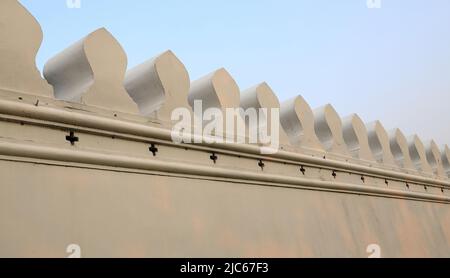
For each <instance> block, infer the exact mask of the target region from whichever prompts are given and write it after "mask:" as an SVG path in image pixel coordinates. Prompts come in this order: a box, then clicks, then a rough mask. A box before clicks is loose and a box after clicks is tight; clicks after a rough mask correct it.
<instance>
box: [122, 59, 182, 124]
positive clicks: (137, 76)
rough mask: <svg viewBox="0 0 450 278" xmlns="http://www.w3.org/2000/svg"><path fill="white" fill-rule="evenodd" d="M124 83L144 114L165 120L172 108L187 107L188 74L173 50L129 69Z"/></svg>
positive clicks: (169, 115)
mask: <svg viewBox="0 0 450 278" xmlns="http://www.w3.org/2000/svg"><path fill="white" fill-rule="evenodd" d="M124 84H125V88H126V90H127V91H128V93H129V94H130V96H131V97H132V98H133V100H134V101H135V102H136V103H137V104H138V106H139V109H140V111H141V114H142V115H144V116H152V117H155V118H158V119H162V120H166V121H167V120H170V118H171V113H172V111H173V110H174V109H175V108H180V107H184V108H190V106H189V104H188V102H187V97H188V93H189V87H190V80H189V74H188V72H187V70H186V68H185V67H184V65H183V63H181V61H180V60H179V59H178V58H177V57H176V56H175V54H174V53H173V52H172V51H166V52H164V53H162V54H161V55H158V56H157V57H155V58H153V59H150V60H149V61H147V62H144V63H142V64H140V65H138V66H136V67H135V68H133V69H131V70H129V71H128V72H127V74H126V78H125V83H124Z"/></svg>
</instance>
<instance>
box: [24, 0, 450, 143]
mask: <svg viewBox="0 0 450 278" xmlns="http://www.w3.org/2000/svg"><path fill="white" fill-rule="evenodd" d="M20 2H21V3H22V4H23V5H24V6H26V7H27V8H28V9H29V10H30V12H31V13H32V14H33V15H34V16H35V17H36V18H37V19H38V21H39V22H40V24H41V26H42V29H43V31H44V41H43V44H42V47H41V49H40V51H39V54H38V58H37V64H38V67H39V69H41V70H42V68H43V65H44V64H45V61H47V60H48V59H49V58H51V57H52V56H53V55H55V54H56V53H58V52H59V51H61V50H63V49H64V48H66V47H67V46H69V45H70V44H72V43H74V42H76V41H77V40H79V39H81V38H82V37H84V36H86V35H87V34H89V33H90V32H92V31H94V30H96V29H97V28H100V27H106V28H107V29H108V30H109V31H110V32H111V33H112V34H113V35H114V36H115V37H116V38H117V39H118V41H119V42H120V43H121V44H122V46H123V48H124V50H125V51H126V52H127V55H128V62H129V67H133V66H135V65H137V64H139V63H141V62H144V61H145V60H147V59H149V58H152V57H154V56H155V55H157V54H159V53H161V52H163V51H165V50H167V49H171V50H173V51H174V52H175V54H176V55H177V56H178V57H179V58H180V59H181V61H182V62H183V63H184V64H185V66H186V68H187V69H188V71H189V74H190V76H191V80H195V79H197V78H199V77H201V76H203V75H205V74H207V73H209V72H211V71H213V70H215V69H217V68H220V67H224V68H226V69H227V70H228V71H229V72H230V73H231V75H233V77H234V78H235V79H236V81H237V83H238V85H239V86H240V88H241V90H244V89H246V88H248V87H251V86H253V85H255V84H258V83H260V82H262V81H266V82H267V83H268V84H269V85H270V86H271V87H272V89H273V90H274V91H275V93H276V94H277V95H278V97H279V98H280V101H284V100H287V99H290V98H292V97H294V96H296V95H298V94H300V95H302V96H303V97H304V98H305V99H306V100H307V101H308V102H309V103H310V105H311V106H312V108H316V107H319V106H322V105H325V104H327V103H331V104H332V105H333V106H334V107H335V109H336V110H337V111H338V113H339V114H340V115H341V116H347V115H349V114H351V113H357V114H359V115H360V116H361V118H362V119H363V120H364V121H366V122H370V121H373V120H377V119H378V120H380V121H381V122H382V123H383V124H384V125H385V127H386V129H392V128H395V127H399V128H400V129H401V130H402V131H403V132H404V133H405V135H411V134H414V133H417V134H418V135H419V136H420V137H421V138H422V139H423V140H424V141H425V140H428V139H435V140H436V142H437V143H438V144H445V143H447V144H450V1H449V0H381V8H379V9H369V8H368V7H367V5H366V0H292V1H283V0H270V1H269V0H226V1H225V0H223V1H215V0H204V1H200V0H189V1H187V0H178V1H176V0H164V1H161V0H159V1H154V0H127V1H118V0H81V8H80V9H69V8H68V7H67V5H66V0H39V1H37V0H21V1H20Z"/></svg>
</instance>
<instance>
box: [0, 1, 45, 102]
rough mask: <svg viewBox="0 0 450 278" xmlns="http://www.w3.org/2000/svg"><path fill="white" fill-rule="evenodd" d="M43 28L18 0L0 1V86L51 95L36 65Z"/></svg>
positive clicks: (17, 90) (11, 89)
mask: <svg viewBox="0 0 450 278" xmlns="http://www.w3.org/2000/svg"><path fill="white" fill-rule="evenodd" d="M41 43H42V30H41V26H40V25H39V23H38V22H37V21H36V19H35V18H34V17H33V16H32V15H31V14H30V13H29V12H28V11H27V10H26V9H25V8H24V7H23V6H22V5H21V4H20V3H19V1H17V0H1V1H0V89H5V90H9V91H13V92H20V93H26V94H32V95H38V96H46V97H53V91H52V87H51V86H50V85H49V84H48V83H47V82H46V81H45V80H44V79H42V77H41V74H40V73H39V71H38V69H37V67H36V54H37V52H38V50H39V47H40V46H41Z"/></svg>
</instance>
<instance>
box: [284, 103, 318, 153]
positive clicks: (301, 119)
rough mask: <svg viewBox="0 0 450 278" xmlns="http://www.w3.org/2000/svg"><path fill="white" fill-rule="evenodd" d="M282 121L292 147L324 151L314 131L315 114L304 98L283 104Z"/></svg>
mask: <svg viewBox="0 0 450 278" xmlns="http://www.w3.org/2000/svg"><path fill="white" fill-rule="evenodd" d="M280 121H281V125H282V126H283V129H284V130H285V131H286V133H287V135H288V137H289V141H290V143H291V144H292V145H294V146H299V147H305V148H309V149H315V150H319V151H323V150H324V149H323V147H322V144H321V143H320V141H319V139H318V138H317V135H316V132H315V131H314V114H313V112H312V110H311V107H310V106H309V104H308V103H307V102H306V101H305V99H303V97H302V96H296V97H295V98H293V99H290V100H288V101H286V102H283V103H282V104H281V111H280Z"/></svg>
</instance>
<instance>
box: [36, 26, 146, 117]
mask: <svg viewBox="0 0 450 278" xmlns="http://www.w3.org/2000/svg"><path fill="white" fill-rule="evenodd" d="M126 68H127V56H126V54H125V52H124V50H123V49H122V47H121V46H120V44H119V43H118V42H117V41H116V39H115V38H114V37H113V36H112V35H111V34H110V33H109V32H108V31H107V30H106V29H104V28H102V29H98V30H97V31H95V32H93V33H91V34H89V35H88V36H87V37H85V38H83V39H82V40H80V41H78V42H77V43H75V44H73V45H72V46H70V47H69V48H67V49H65V50H64V51H62V52H61V53H59V54H57V55H56V56H55V57H53V58H52V59H50V60H49V61H48V62H47V64H46V65H45V68H44V76H45V78H46V79H47V80H48V82H49V83H50V84H51V85H53V87H54V90H55V97H56V98H58V99H61V100H66V101H72V102H80V103H83V104H86V105H92V106H96V107H100V108H104V109H108V110H113V111H119V112H124V113H133V114H138V113H139V109H138V106H137V104H136V103H135V102H134V101H133V100H132V99H131V97H130V96H129V95H128V93H127V91H126V90H125V88H124V86H123V81H124V78H125V71H126Z"/></svg>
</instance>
